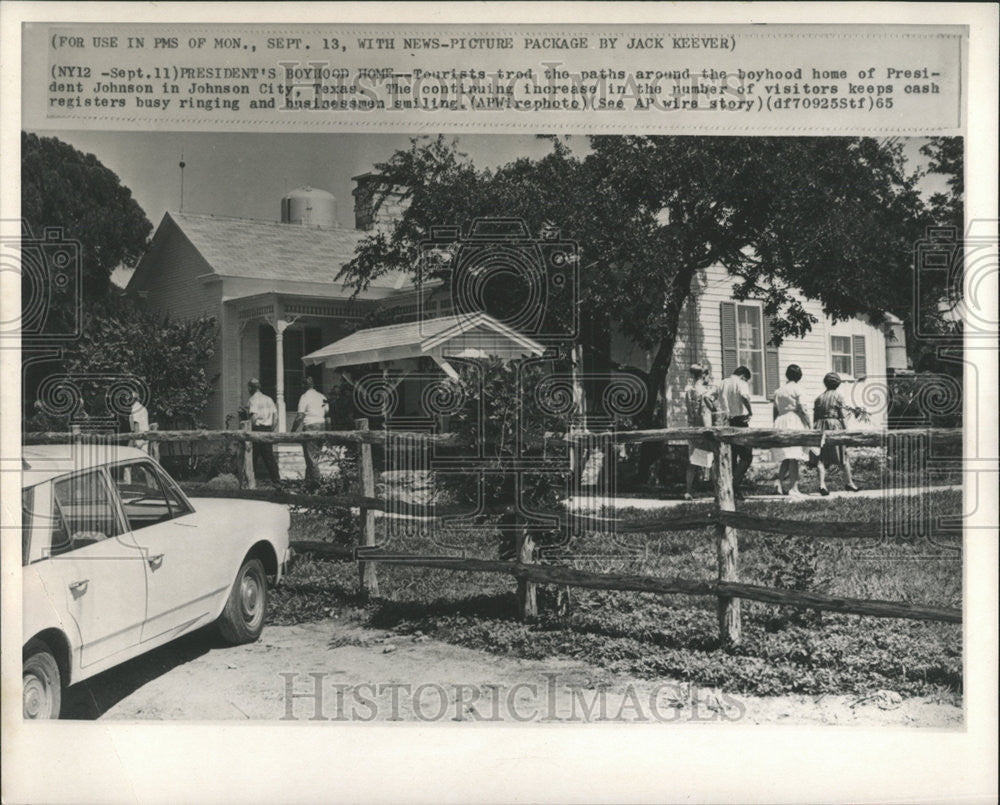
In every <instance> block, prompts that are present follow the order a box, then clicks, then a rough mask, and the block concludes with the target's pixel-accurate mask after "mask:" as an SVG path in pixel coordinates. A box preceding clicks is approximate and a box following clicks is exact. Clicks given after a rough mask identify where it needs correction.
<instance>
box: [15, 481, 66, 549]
mask: <svg viewBox="0 0 1000 805" xmlns="http://www.w3.org/2000/svg"><path fill="white" fill-rule="evenodd" d="M69 549H70V539H69V532H68V531H67V530H66V524H65V523H64V522H63V519H62V515H61V514H60V512H59V509H58V507H57V506H56V503H55V499H54V498H53V496H52V483H51V482H49V481H46V482H45V483H43V484H38V485H37V486H31V487H28V488H27V489H25V490H24V491H23V492H22V493H21V564H24V565H27V564H31V563H32V562H37V561H39V560H41V559H46V558H48V557H49V556H55V555H57V554H60V553H65V552H66V551H68V550H69Z"/></svg>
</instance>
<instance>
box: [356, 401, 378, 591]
mask: <svg viewBox="0 0 1000 805" xmlns="http://www.w3.org/2000/svg"><path fill="white" fill-rule="evenodd" d="M354 427H355V428H356V429H357V430H368V420H367V419H355V420H354ZM358 452H359V454H360V456H361V461H360V467H359V472H360V473H361V494H362V495H365V496H366V497H370V498H371V497H375V466H374V464H373V463H372V446H371V445H370V444H367V443H362V444H360V445H359V446H358ZM359 542H360V545H361V547H363V548H373V547H375V512H374V511H373V510H372V509H362V510H361V539H360V540H359ZM358 581H359V583H360V586H361V597H362V598H364V599H366V600H367V599H369V598H376V597H377V596H378V576H377V575H376V570H375V563H374V562H358Z"/></svg>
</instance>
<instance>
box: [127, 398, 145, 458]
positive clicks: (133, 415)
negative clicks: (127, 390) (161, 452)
mask: <svg viewBox="0 0 1000 805" xmlns="http://www.w3.org/2000/svg"><path fill="white" fill-rule="evenodd" d="M128 429H129V431H130V432H131V433H145V432H147V431H148V430H149V411H147V410H146V406H145V405H143V404H142V403H141V402H139V398H138V397H136V398H135V400H134V401H133V402H132V409H131V410H130V411H129V413H128ZM148 444H149V443H148V442H147V441H146V440H145V439H136V440H134V441H133V442H132V446H133V447H138V448H139V449H140V450H146V452H149V451H148V449H147V445H148Z"/></svg>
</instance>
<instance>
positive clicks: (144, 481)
mask: <svg viewBox="0 0 1000 805" xmlns="http://www.w3.org/2000/svg"><path fill="white" fill-rule="evenodd" d="M111 477H112V478H113V479H114V482H115V486H116V487H117V488H118V493H119V494H120V495H121V499H122V508H124V509H125V516H126V517H127V518H128V527H129V528H130V529H131V530H132V531H137V530H138V529H140V528H146V527H147V526H151V525H156V524H157V523H164V522H166V521H167V520H171V519H173V518H174V517H180V516H181V515H182V514H187V513H188V512H190V511H191V509H190V507H189V506H188V505H187V503H186V502H184V499H183V498H182V497H181V496H180V493H179V492H178V491H177V489H176V487H174V486H173V482H172V481H171V482H170V485H169V486H166V485H165V484H163V483H161V478H160V473H159V472H158V471H157V469H156V467H154V466H153V465H152V464H150V463H149V462H147V461H140V462H135V463H131V464H119V465H117V466H115V467H112V468H111ZM166 480H169V479H166Z"/></svg>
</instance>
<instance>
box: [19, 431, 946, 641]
mask: <svg viewBox="0 0 1000 805" xmlns="http://www.w3.org/2000/svg"><path fill="white" fill-rule="evenodd" d="M356 426H357V429H356V430H350V431H347V430H339V431H299V432H293V433H286V432H267V431H252V430H250V429H249V427H248V425H247V424H246V423H244V424H243V426H242V427H241V429H240V430H180V431H160V430H151V431H144V432H139V433H100V432H96V433H95V432H89V433H88V432H81V433H49V432H46V433H25V434H24V435H23V439H22V441H23V442H24V444H27V445H32V444H63V443H67V442H70V443H92V442H101V443H111V444H126V443H130V442H136V441H146V442H151V443H164V442H188V443H193V442H218V443H220V444H227V443H228V444H236V445H238V447H239V453H240V457H239V463H240V466H241V472H240V479H239V481H240V487H241V488H239V489H227V488H217V487H216V486H214V485H211V484H192V483H183V484H181V486H182V488H183V489H184V491H185V492H186V493H187V494H188V495H191V496H192V497H222V498H238V499H251V500H266V501H271V502H274V503H282V504H287V505H291V506H300V507H324V506H332V507H344V508H350V509H357V510H359V511H360V514H361V526H360V528H359V534H358V539H357V545H356V546H355V547H348V546H343V545H336V544H332V543H329V542H320V541H308V540H298V541H294V542H293V547H294V548H295V550H296V551H298V552H300V553H314V554H317V555H321V556H323V557H326V558H329V559H341V560H348V561H357V562H358V568H359V585H360V589H361V592H362V595H365V596H377V595H378V579H377V576H376V572H375V569H376V566H377V565H378V564H386V565H397V566H400V565H410V566H413V567H425V568H435V569H444V570H452V571H466V572H474V573H499V574H505V575H509V576H512V577H513V578H515V579H516V580H517V589H518V603H519V610H520V612H521V614H522V616H523V617H531V616H533V615H534V614H536V613H537V607H536V604H535V591H536V586H537V585H538V584H556V585H563V586H576V587H584V588H589V589H601V590H621V591H631V592H645V593H657V594H663V595H675V594H680V595H694V596H711V597H715V598H717V599H718V616H719V629H720V637H721V642H722V644H723V645H725V646H727V647H733V646H735V645H738V644H739V642H740V640H741V625H740V606H739V604H740V600H741V599H746V600H751V601H759V602H763V603H767V604H774V605H782V606H793V607H800V608H809V609H816V610H822V611H829V612H840V613H844V614H853V615H867V616H871V617H881V618H906V619H913V620H929V621H942V622H945V623H961V621H962V612H961V610H960V609H955V608H951V607H940V606H927V605H918V604H912V603H908V602H905V601H875V600H867V599H859V598H848V597H842V596H835V595H829V594H825V593H818V592H808V591H800V590H784V589H775V588H769V587H762V586H758V585H754V584H747V583H744V582H741V581H740V580H739V542H738V536H739V534H740V532H742V533H744V534H746V533H748V532H750V533H753V532H762V533H771V534H783V535H800V536H808V537H813V538H817V539H826V538H834V539H878V538H881V537H882V536H883V535H884V534H883V528H884V526H883V523H882V522H881V521H871V522H844V521H835V522H825V523H824V522H813V521H804V520H796V519H793V518H784V517H770V516H761V515H755V514H749V513H746V512H738V511H736V504H735V494H734V489H733V487H732V475H731V471H730V468H731V461H732V455H731V454H732V447H733V446H744V447H757V448H769V447H787V446H793V445H797V446H801V447H806V448H810V447H812V448H816V447H820V446H821V445H823V444H827V445H836V446H841V447H886V446H887V445H889V444H891V443H900V442H901V441H903V440H906V439H907V438H914V439H918V438H923V439H927V438H930V439H932V440H933V443H934V444H936V445H947V446H949V447H954V446H956V445H957V446H960V445H961V443H962V438H963V431H962V430H961V429H958V428H951V429H930V428H911V429H900V430H892V431H877V430H842V431H816V430H795V431H790V430H774V429H766V428H730V427H718V428H659V429H653V430H637V431H609V432H606V433H592V432H573V433H553V434H547V436H546V438H545V439H544V440H542V441H540V442H539V443H538V444H535V445H528V447H531V448H537V447H539V446H544V447H546V448H548V447H549V446H553V445H555V446H558V445H565V446H567V447H570V448H574V447H576V446H578V445H581V444H588V443H589V444H594V443H598V444H599V443H601V442H602V441H605V442H608V443H610V444H613V445H618V444H641V443H646V442H659V443H685V442H688V441H689V440H696V441H698V442H701V443H702V444H704V445H705V446H706V448H710V449H712V450H713V451H714V453H715V466H716V468H717V470H718V471H717V472H716V474H715V480H714V486H715V500H714V501H706V502H705V503H706V504H707V505H706V506H705V510H704V511H692V510H691V508H694V509H698V508H700V507H701V506H700V505H699V504H693V505H692V507H688V508H686V510H685V511H683V512H681V513H678V514H666V515H660V516H655V517H648V518H644V519H629V518H623V517H620V516H618V515H617V513H615V512H609V513H608V514H607V515H595V514H592V513H588V514H580V513H577V512H571V511H569V510H567V509H559V510H551V511H543V512H537V514H538V515H539V516H546V517H554V518H556V521H557V522H558V523H559V526H560V527H562V528H565V527H568V526H569V525H570V524H571V525H572V526H573V527H574V528H579V529H584V530H587V531H591V532H596V533H610V532H614V533H616V534H630V533H632V534H641V533H659V532H671V531H688V530H696V529H702V528H711V529H713V531H714V535H715V542H716V548H717V551H716V552H717V557H718V568H717V579H716V580H714V581H698V580H690V579H677V578H674V579H663V578H656V577H652V576H641V575H623V574H612V573H590V572H587V571H583V570H577V569H575V568H572V567H568V566H564V565H555V564H544V563H542V562H540V561H538V554H537V552H536V551H535V549H534V546H533V544H532V538H531V528H530V526H529V524H527V523H525V522H523V520H518V529H517V531H518V535H517V539H516V549H517V550H516V552H517V559H518V560H517V561H513V562H511V561H492V560H485V559H469V558H455V557H428V556H424V555H416V554H400V553H388V552H386V551H383V550H381V549H379V548H378V546H377V544H376V540H375V530H374V513H375V512H385V513H386V514H387V516H395V515H400V516H404V517H408V518H416V519H417V521H425V520H432V519H440V518H443V517H450V516H456V515H457V516H471V515H483V514H486V515H490V514H503V513H507V514H510V513H511V512H512V511H513V510H514V507H513V505H512V502H491V503H488V504H487V505H485V506H481V507H480V508H478V509H477V510H476V511H474V512H470V511H469V508H468V507H467V506H466V507H463V506H461V505H458V504H448V505H441V504H435V505H422V504H414V503H409V502H406V501H402V500H398V499H389V498H387V497H385V496H379V495H376V494H375V485H374V465H373V459H372V449H371V448H372V446H384V445H388V444H392V445H393V447H394V449H395V448H396V447H397V446H403V447H410V448H412V449H416V450H426V449H428V447H436V446H439V445H440V446H461V445H463V441H462V440H461V439H460V438H459V437H458V436H457V435H455V434H439V433H432V432H420V431H393V430H386V429H380V430H369V429H368V423H367V420H358V421H357V422H356ZM307 443H319V444H330V445H340V446H356V447H357V448H358V454H359V456H360V462H359V479H360V481H361V489H362V492H361V493H354V492H341V493H337V494H305V493H300V492H293V491H290V490H288V489H273V488H272V489H257V488H255V487H256V482H255V479H254V469H253V445H254V444H300V445H301V444H307ZM569 452H572V451H569ZM567 465H569V462H567ZM567 471H569V466H567Z"/></svg>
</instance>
